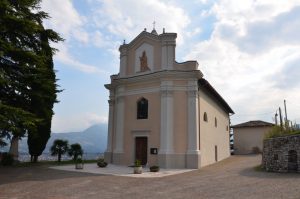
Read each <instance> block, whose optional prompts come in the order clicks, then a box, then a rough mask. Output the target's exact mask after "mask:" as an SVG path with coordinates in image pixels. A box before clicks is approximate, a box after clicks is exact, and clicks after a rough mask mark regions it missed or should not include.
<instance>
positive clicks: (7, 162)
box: [1, 153, 14, 166]
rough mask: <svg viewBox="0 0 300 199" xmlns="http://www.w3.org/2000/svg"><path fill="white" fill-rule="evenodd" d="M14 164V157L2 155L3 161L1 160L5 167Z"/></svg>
mask: <svg viewBox="0 0 300 199" xmlns="http://www.w3.org/2000/svg"><path fill="white" fill-rule="evenodd" d="M13 163H14V157H13V155H11V154H9V153H3V154H2V159H1V164H2V165H3V166H11V165H13Z"/></svg>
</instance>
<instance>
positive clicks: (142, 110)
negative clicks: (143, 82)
mask: <svg viewBox="0 0 300 199" xmlns="http://www.w3.org/2000/svg"><path fill="white" fill-rule="evenodd" d="M147 118H148V100H147V99H145V98H142V99H140V100H139V101H138V102H137V119H147Z"/></svg>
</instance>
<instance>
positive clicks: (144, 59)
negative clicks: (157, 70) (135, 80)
mask: <svg viewBox="0 0 300 199" xmlns="http://www.w3.org/2000/svg"><path fill="white" fill-rule="evenodd" d="M140 62H141V72H144V71H147V70H150V68H149V67H148V63H147V55H146V52H145V51H143V55H142V56H141V57H140Z"/></svg>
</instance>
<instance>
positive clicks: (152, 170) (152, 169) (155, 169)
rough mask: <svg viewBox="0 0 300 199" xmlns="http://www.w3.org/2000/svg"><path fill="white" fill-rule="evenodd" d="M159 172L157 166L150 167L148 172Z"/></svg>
mask: <svg viewBox="0 0 300 199" xmlns="http://www.w3.org/2000/svg"><path fill="white" fill-rule="evenodd" d="M158 171H159V166H151V167H150V172H158Z"/></svg>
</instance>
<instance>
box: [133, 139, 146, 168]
mask: <svg viewBox="0 0 300 199" xmlns="http://www.w3.org/2000/svg"><path fill="white" fill-rule="evenodd" d="M147 155H148V138H147V137H136V138H135V160H140V161H141V164H142V165H146V164H147Z"/></svg>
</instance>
